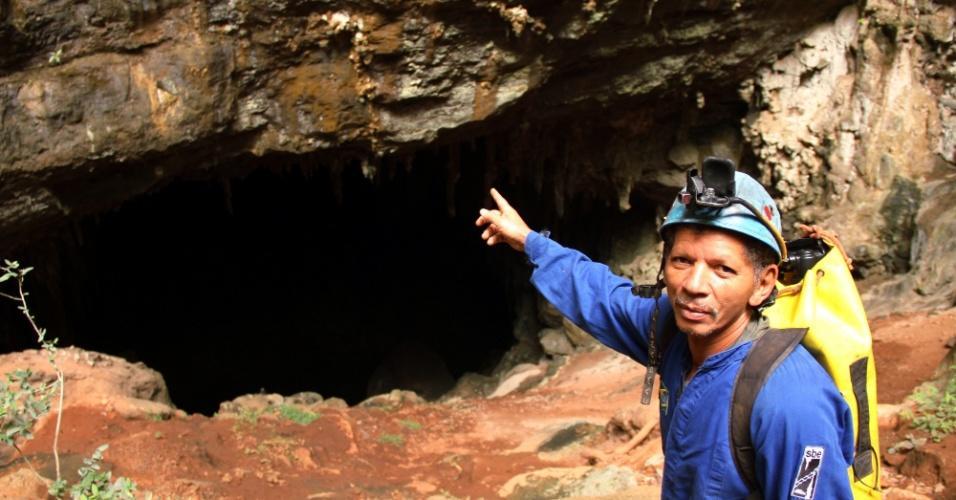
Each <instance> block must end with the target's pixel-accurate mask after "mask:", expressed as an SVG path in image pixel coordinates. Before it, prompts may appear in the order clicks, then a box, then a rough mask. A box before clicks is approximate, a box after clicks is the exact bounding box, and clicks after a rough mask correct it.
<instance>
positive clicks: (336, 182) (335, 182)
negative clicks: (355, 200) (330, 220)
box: [329, 158, 344, 207]
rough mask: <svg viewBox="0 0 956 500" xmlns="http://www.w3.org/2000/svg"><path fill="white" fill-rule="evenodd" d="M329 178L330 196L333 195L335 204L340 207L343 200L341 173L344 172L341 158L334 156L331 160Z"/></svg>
mask: <svg viewBox="0 0 956 500" xmlns="http://www.w3.org/2000/svg"><path fill="white" fill-rule="evenodd" d="M329 170H330V172H329V179H331V181H332V196H334V197H335V204H336V206H339V207H341V206H342V201H343V200H344V195H343V191H342V173H343V172H344V167H343V165H342V160H341V159H339V158H335V159H333V160H332V166H331V167H330V168H329Z"/></svg>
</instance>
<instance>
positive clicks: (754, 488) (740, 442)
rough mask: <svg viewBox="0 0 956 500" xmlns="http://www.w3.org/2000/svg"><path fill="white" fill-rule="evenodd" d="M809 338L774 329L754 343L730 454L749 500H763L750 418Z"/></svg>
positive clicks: (742, 374)
mask: <svg viewBox="0 0 956 500" xmlns="http://www.w3.org/2000/svg"><path fill="white" fill-rule="evenodd" d="M806 334H807V329H806V328H788V329H780V330H778V329H770V330H767V332H766V333H764V334H763V335H762V336H761V337H760V338H759V339H757V340H755V341H754V345H753V347H751V348H750V352H749V353H748V354H747V358H746V359H745V360H744V362H743V365H742V366H741V367H740V371H739V372H737V378H736V379H735V380H734V389H733V397H732V400H731V403H730V447H731V450H730V453H731V455H732V456H733V457H734V464H735V465H736V466H737V471H738V472H739V473H740V477H741V478H743V480H744V483H745V484H746V485H747V487H748V488H749V489H750V492H751V493H750V495H749V496H748V498H761V495H760V489H759V487H758V485H757V463H756V454H755V453H754V447H753V440H752V439H751V436H750V414H751V412H752V411H753V407H754V402H755V401H756V400H757V395H758V394H760V389H761V388H762V387H763V385H764V383H766V382H767V379H768V378H770V374H771V373H773V371H774V370H775V369H776V368H777V366H779V365H780V363H782V362H783V360H784V359H786V357H787V356H788V355H789V354H790V353H791V352H793V350H794V349H795V348H796V347H797V344H799V343H800V342H801V341H802V340H803V337H804V335H806Z"/></svg>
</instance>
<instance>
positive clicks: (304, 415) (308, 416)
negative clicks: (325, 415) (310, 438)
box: [277, 404, 322, 425]
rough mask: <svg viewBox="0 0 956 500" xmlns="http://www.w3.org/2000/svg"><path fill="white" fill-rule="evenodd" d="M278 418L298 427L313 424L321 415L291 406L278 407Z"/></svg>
mask: <svg viewBox="0 0 956 500" xmlns="http://www.w3.org/2000/svg"><path fill="white" fill-rule="evenodd" d="M277 411H278V412H279V416H280V417H282V418H284V419H286V420H291V421H293V422H295V423H297V424H299V425H309V424H311V423H312V422H315V421H316V419H318V418H319V417H321V416H322V415H321V414H319V413H315V412H312V411H309V410H304V409H302V408H299V407H298V406H293V405H285V404H284V405H279V407H278V410H277Z"/></svg>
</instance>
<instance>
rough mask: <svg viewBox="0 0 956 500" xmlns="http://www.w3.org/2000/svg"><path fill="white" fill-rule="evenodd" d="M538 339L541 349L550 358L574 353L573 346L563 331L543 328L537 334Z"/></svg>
mask: <svg viewBox="0 0 956 500" xmlns="http://www.w3.org/2000/svg"><path fill="white" fill-rule="evenodd" d="M538 339H539V341H540V342H541V348H542V349H543V350H544V352H545V353H546V354H548V355H550V356H567V355H569V354H571V353H572V352H574V346H573V345H571V341H570V340H568V336H567V335H565V334H564V330H563V329H558V328H545V329H544V330H541V331H540V332H538Z"/></svg>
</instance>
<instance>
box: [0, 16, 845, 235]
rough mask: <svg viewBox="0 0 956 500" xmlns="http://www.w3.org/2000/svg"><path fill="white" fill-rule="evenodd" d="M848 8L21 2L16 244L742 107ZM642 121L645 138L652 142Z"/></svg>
mask: <svg viewBox="0 0 956 500" xmlns="http://www.w3.org/2000/svg"><path fill="white" fill-rule="evenodd" d="M847 3H849V2H848V1H847V0H826V1H823V2H818V3H817V4H815V8H813V9H805V8H801V7H799V6H796V5H791V4H789V3H783V2H775V1H770V0H753V1H740V0H737V1H722V0H698V1H690V0H680V1H674V2H658V1H656V0H643V1H635V2H622V1H619V0H601V1H595V0H587V1H580V0H573V1H571V0H568V1H562V2H548V1H541V0H536V1H527V2H504V1H484V0H482V1H462V0H428V1H416V2H403V1H398V0H366V1H362V2H354V1H334V0H321V1H320V0H313V1H308V0H293V1H258V0H229V1H208V2H199V1H195V0H193V1H188V0H179V1H176V0H158V1H157V0H150V1H144V2H125V1H114V0H98V1H96V2H68V1H53V2H46V1H43V2H41V1H37V0H4V1H2V2H0V239H2V240H3V241H4V242H5V245H7V246H8V245H10V244H11V242H17V241H19V240H21V239H22V238H24V237H26V236H29V235H30V234H32V233H35V232H36V231H37V230H38V228H43V227H46V226H50V225H55V224H60V223H63V222H64V221H67V220H69V219H70V218H72V217H77V216H80V215H84V214H89V213H95V212H97V211H100V210H104V209H107V208H110V207H114V206H116V205H117V204H118V203H120V202H122V201H123V200H126V199H129V198H131V197H134V196H136V195H137V194H139V193H142V192H144V191H147V190H149V189H151V188H153V187H155V186H157V185H160V184H162V183H163V182H166V181H168V180H169V179H171V178H174V177H176V176H180V175H192V174H195V173H196V172H201V171H203V170H206V169H208V170H212V171H216V172H221V171H224V170H226V169H227V168H228V166H229V164H230V163H231V161H232V160H233V159H235V158H236V157H239V156H253V157H254V156H259V155H268V154H274V153H277V152H282V153H292V154H311V153H328V154H329V155H332V156H335V157H341V156H343V155H345V154H353V155H357V156H360V157H362V159H363V160H362V161H363V162H365V163H367V164H368V165H367V170H368V171H369V173H370V174H372V173H373V172H374V169H375V168H376V162H377V159H378V158H381V157H388V156H390V155H395V154H399V153H401V152H402V151H408V150H412V149H414V148H417V147H420V146H421V145H423V144H430V143H434V142H436V141H441V140H456V138H466V137H470V136H473V135H474V134H476V133H478V132H479V131H482V130H490V129H493V128H494V127H495V126H496V124H499V125H500V123H501V120H516V117H517V118H518V119H520V120H521V121H524V122H528V123H531V124H532V126H533V125H534V124H535V122H536V121H539V120H552V121H553V122H556V123H560V124H565V125H566V124H568V123H569V122H570V123H574V122H577V121H581V120H583V119H584V118H587V117H590V118H591V119H603V118H604V116H603V114H604V113H606V112H609V110H611V111H620V110H622V109H631V108H647V109H648V110H652V109H654V108H655V106H657V105H658V104H659V103H656V102H655V100H660V99H661V98H662V97H664V96H667V95H671V94H675V95H676V94H685V93H688V92H690V93H691V94H693V93H694V92H695V90H694V89H695V88H696V87H700V86H709V87H714V86H721V87H725V88H728V86H729V88H732V87H733V85H734V83H735V82H737V81H739V80H741V79H742V78H744V77H745V76H746V75H749V74H752V73H753V71H754V70H755V68H756V67H757V66H758V65H759V64H761V63H762V62H765V61H768V60H770V59H772V58H773V57H775V56H776V55H777V54H779V53H781V52H782V51H786V50H789V48H790V47H791V46H792V44H793V43H794V42H795V41H796V40H797V39H799V37H800V35H801V34H802V33H803V32H804V31H805V30H807V29H808V28H809V27H811V26H814V25H816V24H817V23H820V22H823V21H825V20H827V19H830V18H832V16H833V15H835V13H836V12H837V11H838V10H839V8H840V7H841V6H842V5H845V4H847ZM509 113H510V114H509ZM642 113H643V114H642V116H643V121H644V122H645V123H643V124H642V123H640V121H639V120H634V119H633V118H631V117H628V118H627V121H634V122H635V123H633V124H630V125H628V126H632V128H633V129H634V130H636V131H641V130H647V129H652V128H653V125H654V124H653V123H652V122H651V120H652V119H653V118H654V113H653V112H650V111H647V110H643V111H642ZM632 137H633V134H632ZM640 167H641V168H643V166H640ZM641 168H637V170H641ZM644 170H647V169H644ZM224 175H225V174H224ZM629 178H630V177H628V176H624V177H622V180H627V179H629ZM629 190H630V188H629V187H628V188H626V189H625V190H624V191H625V192H629ZM625 204H626V203H625Z"/></svg>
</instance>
